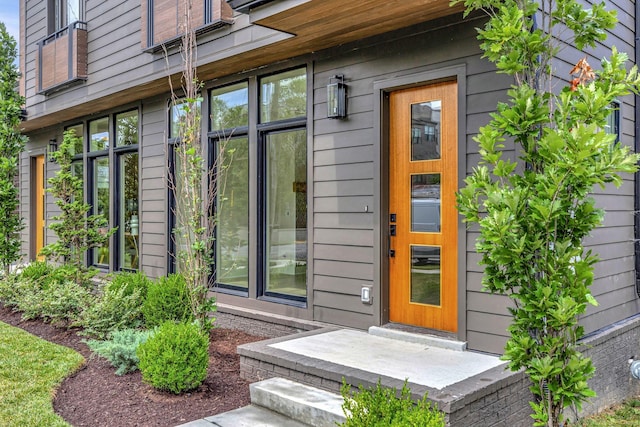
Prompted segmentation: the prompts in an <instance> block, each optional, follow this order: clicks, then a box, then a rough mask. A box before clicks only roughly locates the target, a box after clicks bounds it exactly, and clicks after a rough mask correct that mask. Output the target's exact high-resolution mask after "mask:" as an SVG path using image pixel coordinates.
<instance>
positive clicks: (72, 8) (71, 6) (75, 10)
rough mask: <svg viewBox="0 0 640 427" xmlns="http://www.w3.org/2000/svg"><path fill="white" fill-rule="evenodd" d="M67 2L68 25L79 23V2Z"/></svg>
mask: <svg viewBox="0 0 640 427" xmlns="http://www.w3.org/2000/svg"><path fill="white" fill-rule="evenodd" d="M66 1H67V16H68V21H69V22H68V23H69V24H70V23H72V22H76V21H80V20H81V19H80V0H66Z"/></svg>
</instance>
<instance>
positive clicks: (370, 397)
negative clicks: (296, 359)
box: [340, 380, 445, 427]
mask: <svg viewBox="0 0 640 427" xmlns="http://www.w3.org/2000/svg"><path fill="white" fill-rule="evenodd" d="M340 391H341V392H342V397H343V398H344V403H343V404H342V410H343V411H344V414H345V416H346V421H345V422H344V423H343V424H341V425H342V426H343V427H389V426H391V427H405V426H406V427H444V425H445V423H444V414H443V413H442V412H440V411H438V410H437V409H436V408H433V407H432V406H431V403H430V402H429V401H428V400H427V395H426V394H425V395H424V397H423V398H422V399H420V400H419V401H418V402H417V404H414V402H413V400H412V399H411V390H409V388H408V387H407V381H405V382H404V385H403V386H402V391H401V392H400V397H398V396H397V390H396V389H390V388H383V387H382V386H381V385H380V381H379V380H378V384H376V387H375V388H369V389H365V388H364V387H362V386H360V387H358V391H357V392H353V393H352V392H351V386H349V385H348V384H347V383H346V382H345V381H344V380H343V382H342V388H341V389H340Z"/></svg>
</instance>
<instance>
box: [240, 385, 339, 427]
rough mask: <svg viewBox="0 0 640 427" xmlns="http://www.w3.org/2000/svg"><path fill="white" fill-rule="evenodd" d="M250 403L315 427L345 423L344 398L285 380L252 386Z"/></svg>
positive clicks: (329, 426)
mask: <svg viewBox="0 0 640 427" xmlns="http://www.w3.org/2000/svg"><path fill="white" fill-rule="evenodd" d="M250 393H251V403H252V404H253V405H258V406H262V407H264V408H267V409H270V410H271V411H274V412H277V413H279V414H282V415H284V416H286V417H288V418H290V419H293V420H296V421H299V422H302V423H305V424H308V425H310V426H314V427H335V426H336V423H342V422H344V420H345V417H344V414H343V412H342V402H343V400H342V396H339V395H337V394H334V393H330V392H328V391H324V390H320V389H317V388H314V387H310V386H308V385H304V384H300V383H297V382H294V381H291V380H287V379H284V378H277V377H276V378H270V379H267V380H263V381H260V382H257V383H253V384H251V385H250Z"/></svg>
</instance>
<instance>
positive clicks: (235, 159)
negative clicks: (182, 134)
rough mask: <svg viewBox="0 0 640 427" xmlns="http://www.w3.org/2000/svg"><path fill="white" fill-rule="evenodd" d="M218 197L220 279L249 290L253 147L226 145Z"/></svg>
mask: <svg viewBox="0 0 640 427" xmlns="http://www.w3.org/2000/svg"><path fill="white" fill-rule="evenodd" d="M223 144H224V151H225V155H224V156H223V157H222V160H221V161H219V163H221V164H219V165H217V166H218V168H219V169H220V171H221V172H220V175H219V180H218V194H217V196H216V215H217V216H216V220H217V225H216V264H215V268H216V272H215V273H216V280H217V281H218V283H222V284H225V285H231V286H234V287H240V288H244V289H248V288H249V144H248V140H247V138H234V139H230V140H229V141H227V142H224V143H223Z"/></svg>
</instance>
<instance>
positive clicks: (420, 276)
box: [411, 246, 441, 305]
mask: <svg viewBox="0 0 640 427" xmlns="http://www.w3.org/2000/svg"><path fill="white" fill-rule="evenodd" d="M440 294H441V291H440V248H439V247H437V246H411V302H415V303H418V304H429V305H440Z"/></svg>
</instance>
